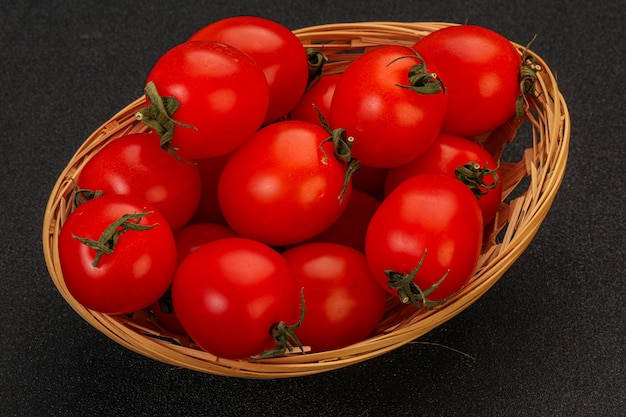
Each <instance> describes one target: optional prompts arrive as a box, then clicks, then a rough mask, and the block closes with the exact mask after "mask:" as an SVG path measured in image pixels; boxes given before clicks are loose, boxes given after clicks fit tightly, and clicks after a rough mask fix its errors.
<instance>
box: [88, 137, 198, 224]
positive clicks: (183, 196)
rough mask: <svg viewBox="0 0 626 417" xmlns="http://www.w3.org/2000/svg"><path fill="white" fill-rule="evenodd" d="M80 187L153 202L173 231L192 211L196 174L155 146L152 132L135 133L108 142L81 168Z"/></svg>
mask: <svg viewBox="0 0 626 417" xmlns="http://www.w3.org/2000/svg"><path fill="white" fill-rule="evenodd" d="M77 182H78V184H79V186H80V187H81V188H86V189H90V190H93V191H95V190H100V191H102V192H103V193H104V194H111V193H113V194H122V195H133V196H135V197H138V198H142V199H144V200H145V201H146V202H147V203H149V204H151V205H154V206H155V207H156V208H157V209H158V210H159V211H160V212H161V214H163V215H164V216H165V217H166V218H167V221H168V223H169V225H170V227H171V228H172V230H174V231H176V230H178V229H180V228H181V227H183V226H184V225H185V224H186V223H187V222H188V221H189V219H190V218H191V217H192V216H193V214H194V213H195V211H196V209H197V207H198V204H199V201H200V187H201V186H200V174H199V171H198V168H197V167H196V166H195V165H192V164H185V163H182V162H180V161H178V160H176V158H174V157H173V156H172V155H170V154H168V153H167V152H165V151H164V150H163V149H161V147H160V146H159V137H158V136H157V135H156V134H154V133H147V132H146V133H135V134H129V135H125V136H122V137H120V138H118V139H116V140H114V141H112V142H109V143H108V144H107V145H106V146H104V147H103V148H102V149H101V150H100V151H98V152H97V153H96V154H94V155H93V157H92V158H91V159H90V160H89V161H87V163H86V164H85V165H84V167H83V168H82V170H81V172H80V175H79V177H78V180H77Z"/></svg>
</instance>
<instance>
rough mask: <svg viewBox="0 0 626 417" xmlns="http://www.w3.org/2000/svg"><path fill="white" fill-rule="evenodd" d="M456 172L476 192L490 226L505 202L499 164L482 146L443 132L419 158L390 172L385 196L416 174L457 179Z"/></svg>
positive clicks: (484, 217) (485, 220) (484, 216)
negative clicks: (432, 174) (441, 175)
mask: <svg viewBox="0 0 626 417" xmlns="http://www.w3.org/2000/svg"><path fill="white" fill-rule="evenodd" d="M470 163H475V164H470ZM459 168H461V169H460V170H459ZM457 171H458V172H459V173H458V175H461V176H462V177H461V178H459V179H461V181H463V182H464V183H466V185H468V186H470V189H472V190H473V191H474V194H475V195H476V197H477V199H478V204H479V205H480V209H481V212H482V215H483V222H484V223H485V224H487V223H489V222H490V221H491V220H492V219H493V218H494V217H495V215H496V212H497V211H498V207H499V206H500V200H501V199H502V182H501V181H500V179H501V176H500V170H499V169H498V163H497V161H496V160H495V159H494V158H493V157H492V156H491V154H490V153H489V152H487V150H486V149H485V148H483V147H482V146H481V145H479V144H478V143H476V142H474V141H473V140H470V139H466V138H462V137H460V136H456V135H452V134H449V133H441V134H440V135H439V136H438V137H437V139H436V140H435V143H433V145H432V146H431V147H430V148H428V150H426V152H424V153H423V154H422V155H420V156H419V157H418V158H416V159H415V160H413V161H411V162H409V163H408V164H405V165H402V166H399V167H396V168H392V169H390V170H389V172H388V173H387V178H386V182H385V193H386V194H389V193H390V192H391V191H392V190H393V189H394V188H395V187H396V186H397V185H398V184H400V183H401V182H402V181H404V180H405V179H407V178H409V177H412V176H414V175H417V174H422V173H440V174H446V175H449V176H451V177H455V178H458V177H457ZM481 184H482V185H481Z"/></svg>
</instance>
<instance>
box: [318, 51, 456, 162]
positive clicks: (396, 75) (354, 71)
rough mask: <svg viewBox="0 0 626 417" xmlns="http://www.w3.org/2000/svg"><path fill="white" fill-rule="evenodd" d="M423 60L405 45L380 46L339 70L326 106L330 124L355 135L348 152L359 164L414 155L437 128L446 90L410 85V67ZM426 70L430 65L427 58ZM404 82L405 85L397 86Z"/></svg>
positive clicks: (445, 98) (387, 160)
mask: <svg viewBox="0 0 626 417" xmlns="http://www.w3.org/2000/svg"><path fill="white" fill-rule="evenodd" d="M421 63H422V61H421V60H420V59H419V58H418V57H417V56H415V53H414V51H412V50H411V49H410V48H407V47H403V46H396V45H385V46H380V47H378V48H376V49H373V50H370V51H367V52H365V53H364V54H363V55H361V56H360V57H359V58H357V59H356V60H355V61H354V62H352V63H351V64H350V65H349V66H348V67H347V68H346V70H345V71H344V73H343V75H342V77H341V78H340V79H339V81H338V83H337V87H336V88H335V92H334V95H333V100H332V103H331V107H330V127H331V128H333V129H337V128H343V129H345V130H346V132H347V135H348V136H352V137H354V142H353V144H352V155H353V157H354V158H356V159H358V160H359V161H360V162H361V164H362V165H364V166H371V167H377V168H390V167H393V166H398V165H402V164H404V163H407V162H409V161H410V160H412V159H414V158H416V157H417V156H419V155H420V154H421V153H422V152H424V151H425V150H426V148H428V146H430V144H431V143H432V142H433V141H434V140H435V137H436V136H437V134H438V133H439V131H440V129H441V126H442V124H443V120H444V117H445V112H446V107H447V101H448V98H447V95H446V94H444V92H443V91H441V92H439V93H435V94H423V93H419V92H417V91H413V90H410V89H408V88H405V87H406V86H409V85H410V83H409V71H410V70H411V68H412V67H413V66H415V65H418V64H421ZM426 67H427V70H428V71H429V72H431V73H432V72H436V70H435V68H434V67H432V66H431V65H430V63H428V62H426ZM402 86H404V87H402Z"/></svg>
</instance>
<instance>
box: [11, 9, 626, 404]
mask: <svg viewBox="0 0 626 417" xmlns="http://www.w3.org/2000/svg"><path fill="white" fill-rule="evenodd" d="M4 3H6V2H4ZM3 6H4V7H2V13H1V14H0V42H1V46H2V47H1V48H0V82H1V88H0V105H1V106H2V111H1V115H0V133H1V140H2V152H1V153H0V158H1V163H0V169H1V177H0V178H1V179H2V180H1V187H0V190H1V192H2V201H3V204H2V214H3V219H2V226H0V227H1V233H0V239H2V243H1V247H2V255H1V256H0V268H1V271H2V283H3V290H2V292H0V303H1V310H0V329H1V332H0V334H1V339H0V352H1V354H2V356H1V358H0V372H1V374H2V377H1V378H0V381H1V382H0V415H1V416H13V415H14V416H52V415H77V416H91V415H93V416H96V415H97V416H109V415H111V416H140V415H141V416H143V415H145V416H166V415H167V416H179V415H180V416H191V415H193V416H201V415H220V416H227V415H289V416H296V415H299V416H303V415H307V416H308V415H361V416H377V415H427V416H438V415H443V416H461V415H477V416H547V415H562V416H591V415H595V416H620V415H624V408H625V407H626V359H625V358H626V349H625V346H626V329H625V326H626V303H625V301H626V282H625V280H626V273H625V270H626V268H625V266H626V265H625V257H626V243H625V239H624V235H625V233H626V228H625V226H624V218H625V216H624V215H625V214H626V212H625V209H624V206H623V203H624V192H625V186H624V174H623V172H624V171H623V168H624V165H625V163H626V155H625V150H626V145H625V144H624V134H623V126H622V124H623V120H624V117H623V111H624V109H625V106H624V101H625V100H626V96H625V93H624V84H625V81H624V80H625V79H626V74H625V71H624V58H625V54H624V45H623V39H624V36H625V35H626V32H625V31H624V21H625V20H626V7H625V6H626V3H625V2H624V1H623V0H620V1H614V2H600V3H597V4H595V7H592V6H593V5H590V4H588V3H583V2H580V1H553V2H540V1H508V2H499V1H495V0H493V1H487V0H485V1H478V0H465V1H463V2H459V1H438V2H413V3H412V4H411V2H406V1H405V2H400V1H396V0H387V1H385V2H377V1H359V2H356V1H354V2H341V1H335V2H329V1H317V2H312V3H311V4H309V3H308V2H285V1H276V0H275V1H248V2H244V1H234V0H233V1H221V0H214V1H211V2H209V1H190V2H174V1H170V2H166V1H159V0H153V1H150V2H143V3H141V4H140V3H131V2H121V1H117V2H93V1H91V2H78V1H74V2H61V1H48V2H36V1H22V2H18V3H12V4H11V6H9V5H8V4H6V5H3ZM236 14H252V15H259V16H264V17H268V18H272V19H274V20H277V21H279V22H280V23H283V24H284V25H286V26H288V27H290V28H292V29H295V28H298V27H304V26H310V25H315V24H323V23H331V22H347V21H372V20H390V21H394V20H396V21H397V20H402V21H448V22H458V23H463V22H469V23H473V24H480V25H484V26H487V27H490V28H492V29H495V30H497V31H499V32H500V33H502V34H503V35H505V36H507V37H508V38H509V39H512V40H514V41H516V42H518V43H526V42H527V41H528V40H530V38H531V37H532V36H533V35H534V34H535V33H536V34H537V35H538V39H537V40H536V41H535V43H534V44H533V49H534V50H535V51H536V52H538V53H539V54H540V55H541V56H542V57H543V58H544V59H545V60H546V61H547V62H548V64H549V65H550V67H551V68H552V69H553V71H554V72H555V73H556V75H557V78H558V81H559V84H560V87H561V90H562V92H563V94H564V96H565V97H566V100H567V103H568V105H569V108H570V112H571V119H572V135H571V147H570V158H569V165H568V170H567V173H566V177H565V180H564V182H563V185H562V188H561V190H560V193H559V195H558V196H557V198H556V200H555V202H554V205H553V207H552V210H551V212H550V213H549V215H548V217H547V219H546V221H545V223H544V224H543V226H542V228H541V229H540V231H539V233H538V235H537V236H536V238H535V240H534V241H533V242H532V243H531V245H530V247H529V248H528V250H527V251H526V252H525V253H524V254H523V255H522V256H521V258H520V259H519V260H518V262H517V263H516V264H514V265H513V267H512V268H511V269H510V270H509V271H508V272H507V273H506V275H505V276H504V277H503V278H502V279H501V280H500V281H499V282H498V284H497V285H496V286H495V287H494V288H493V289H492V290H490V291H489V292H488V293H487V294H486V295H485V296H484V297H483V298H481V299H480V300H479V301H478V302H476V303H475V304H474V305H473V306H472V307H470V308H469V309H468V310H466V311H465V312H463V313H462V314H460V315H459V316H457V317H456V318H454V319H453V320H451V321H449V322H448V323H446V324H445V325H443V326H441V327H440V328H437V329H436V330H434V331H433V332H431V333H429V334H428V335H426V336H425V337H423V338H422V339H420V340H418V341H417V342H415V343H413V344H410V345H407V346H405V347H403V348H400V349H398V350H396V351H394V352H392V353H389V354H386V355H384V356H381V357H379V358H376V359H373V360H370V361H368V362H366V363H362V364H358V365H354V366H351V367H348V368H345V369H342V370H338V371H333V372H329V373H325V374H321V375H316V376H311V377H305V378H297V379H291V380H273V381H255V380H240V379H233V378H224V377H216V376H211V375H205V374H201V373H197V372H192V371H189V370H185V369H178V368H175V367H172V366H169V365H165V364H162V363H160V362H156V361H153V360H150V359H147V358H144V357H142V356H140V355H138V354H136V353H133V352H131V351H129V350H126V349H125V348H124V347H122V346H120V345H118V344H116V343H115V342H113V341H111V340H109V339H108V338H107V337H106V336H104V335H102V334H100V333H99V332H97V331H96V330H95V329H93V328H92V327H90V326H89V325H88V324H87V323H85V322H84V321H83V320H82V319H81V318H80V317H79V316H78V315H77V314H76V313H74V311H73V310H71V308H70V307H69V306H68V305H67V304H66V303H65V302H64V300H63V299H62V297H61V296H60V295H59V293H58V292H57V290H56V288H55V287H54V285H53V284H52V282H51V280H50V277H49V275H48V272H47V270H46V266H45V263H44V259H43V254H42V249H41V223H42V218H43V213H44V207H45V204H46V201H47V198H48V195H49V193H50V190H51V189H52V187H53V185H54V182H55V180H56V177H57V176H58V174H59V173H60V171H61V170H62V168H63V167H64V166H65V164H66V163H67V161H68V160H69V159H70V158H71V156H72V154H73V152H74V150H75V149H76V148H77V147H78V146H79V145H80V144H81V143H82V141H83V140H84V139H85V138H86V137H87V136H88V135H89V134H90V133H91V132H92V131H93V130H94V129H95V128H97V127H98V126H100V124H101V123H102V122H104V121H105V120H107V119H108V118H109V117H111V116H112V115H113V114H114V113H115V112H117V111H118V110H119V109H121V108H122V107H124V106H125V105H126V104H127V103H129V102H130V101H132V100H133V99H135V98H136V97H138V96H139V95H140V94H141V92H142V88H143V83H144V77H145V75H146V74H147V72H148V71H149V69H150V68H151V66H152V64H153V63H154V62H155V60H156V59H157V58H158V57H159V56H160V54H162V53H163V52H165V51H166V50H167V49H168V48H169V47H171V46H173V45H175V44H177V43H179V42H182V41H183V40H185V39H186V38H187V37H188V36H189V35H191V34H192V33H193V32H194V31H195V30H197V29H198V28H200V27H202V26H203V25H205V24H207V23H208V22H210V21H213V20H216V19H219V18H222V17H227V16H231V15H236Z"/></svg>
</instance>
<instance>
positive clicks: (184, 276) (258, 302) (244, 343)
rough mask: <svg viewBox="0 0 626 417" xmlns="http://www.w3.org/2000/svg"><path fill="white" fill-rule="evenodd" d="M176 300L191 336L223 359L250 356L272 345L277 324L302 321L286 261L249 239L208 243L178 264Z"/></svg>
mask: <svg viewBox="0 0 626 417" xmlns="http://www.w3.org/2000/svg"><path fill="white" fill-rule="evenodd" d="M172 301H173V303H174V310H175V311H176V314H177V316H178V320H179V321H180V323H181V324H182V325H183V327H184V328H185V330H186V331H187V334H189V336H190V337H191V338H192V339H193V340H194V341H195V342H196V343H197V344H198V345H199V346H200V347H201V348H203V349H204V350H206V351H207V352H210V353H212V354H214V355H216V356H218V357H223V358H233V359H238V358H246V357H249V356H251V355H256V354H259V353H261V352H262V351H263V350H265V349H266V348H267V347H268V346H269V345H271V342H272V336H271V334H270V332H269V330H270V328H271V327H272V325H274V324H276V323H278V322H280V321H284V322H285V323H287V324H293V323H295V322H297V320H298V317H299V304H300V297H299V294H298V290H297V289H296V286H295V282H294V280H293V276H292V274H291V271H290V270H289V266H288V265H287V262H286V261H285V259H284V258H283V257H282V256H281V255H280V254H279V253H278V252H276V251H274V250H273V249H272V248H270V247H268V246H266V245H264V244H262V243H260V242H257V241H254V240H251V239H245V238H226V239H219V240H215V241H212V242H209V243H207V244H205V245H203V246H202V247H200V248H199V249H197V250H196V251H194V252H192V253H191V254H189V255H188V256H187V257H186V258H185V259H184V260H183V261H182V263H181V264H180V265H179V267H178V270H177V271H176V275H175V277H174V282H173V284H172Z"/></svg>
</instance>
